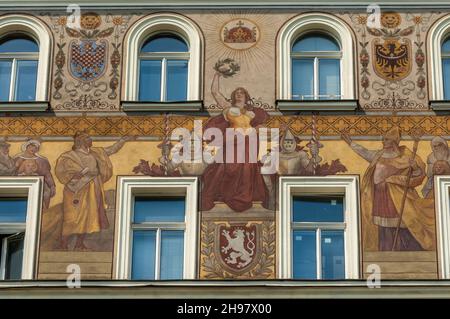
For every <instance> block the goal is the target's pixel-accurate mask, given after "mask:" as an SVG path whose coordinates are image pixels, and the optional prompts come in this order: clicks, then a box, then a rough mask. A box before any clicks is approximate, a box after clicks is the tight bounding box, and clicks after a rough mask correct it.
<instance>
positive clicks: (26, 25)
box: [0, 14, 52, 102]
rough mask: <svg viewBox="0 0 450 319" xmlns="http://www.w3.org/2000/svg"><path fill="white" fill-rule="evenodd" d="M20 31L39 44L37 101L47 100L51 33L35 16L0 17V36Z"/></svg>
mask: <svg viewBox="0 0 450 319" xmlns="http://www.w3.org/2000/svg"><path fill="white" fill-rule="evenodd" d="M18 32H19V33H23V34H26V35H28V36H30V37H31V38H33V39H35V40H36V42H37V45H38V46H39V53H38V56H37V60H38V67H37V79H36V97H35V101H38V102H45V101H47V100H48V82H49V78H50V65H51V54H50V53H51V51H52V40H51V37H50V33H49V31H48V29H47V28H46V26H45V25H44V23H43V22H41V21H40V20H38V19H37V18H35V17H33V16H28V15H18V14H11V15H5V16H2V17H0V37H3V36H6V35H9V34H16V33H18ZM11 84H12V83H11Z"/></svg>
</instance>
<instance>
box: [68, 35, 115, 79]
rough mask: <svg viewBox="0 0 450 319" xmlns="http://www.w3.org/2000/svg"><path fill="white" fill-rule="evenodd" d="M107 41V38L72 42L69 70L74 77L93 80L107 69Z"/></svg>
mask: <svg viewBox="0 0 450 319" xmlns="http://www.w3.org/2000/svg"><path fill="white" fill-rule="evenodd" d="M107 47H108V46H107V42H106V41H105V40H100V41H95V40H91V39H89V40H78V41H77V40H74V41H72V42H71V43H70V49H69V52H70V58H69V70H70V73H71V75H72V76H73V77H75V78H76V79H77V80H81V81H83V82H91V81H94V80H95V79H97V78H99V77H100V76H102V75H103V73H104V72H105V70H106V57H107Z"/></svg>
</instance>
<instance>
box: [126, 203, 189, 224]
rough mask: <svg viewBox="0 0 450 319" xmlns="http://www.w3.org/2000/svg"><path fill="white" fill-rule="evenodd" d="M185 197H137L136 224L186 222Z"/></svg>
mask: <svg viewBox="0 0 450 319" xmlns="http://www.w3.org/2000/svg"><path fill="white" fill-rule="evenodd" d="M184 211H185V200H184V197H165V198H164V197H160V198H154V197H153V198H152V197H136V198H135V202H134V222H135V223H143V222H184Z"/></svg>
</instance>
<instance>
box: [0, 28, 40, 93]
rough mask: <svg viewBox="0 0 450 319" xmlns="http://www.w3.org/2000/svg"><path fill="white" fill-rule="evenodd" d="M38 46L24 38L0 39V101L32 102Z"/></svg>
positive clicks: (22, 36) (34, 89)
mask: <svg viewBox="0 0 450 319" xmlns="http://www.w3.org/2000/svg"><path fill="white" fill-rule="evenodd" d="M38 61H39V46H38V45H37V43H36V41H34V40H33V39H31V38H29V37H27V36H25V35H20V36H6V37H4V38H3V39H0V101H34V100H35V99H36V81H37V69H38Z"/></svg>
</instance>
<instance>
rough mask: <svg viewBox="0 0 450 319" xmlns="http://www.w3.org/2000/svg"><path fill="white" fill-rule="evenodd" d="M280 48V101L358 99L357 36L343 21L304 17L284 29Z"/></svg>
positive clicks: (322, 16)
mask: <svg viewBox="0 0 450 319" xmlns="http://www.w3.org/2000/svg"><path fill="white" fill-rule="evenodd" d="M277 46H278V48H277V51H278V54H277V77H278V93H277V98H278V100H279V101H292V100H308V101H314V100H341V101H339V103H341V102H342V104H345V101H350V100H355V99H356V94H355V83H354V79H355V76H354V69H353V64H354V61H353V56H354V46H353V36H352V32H351V30H350V29H349V28H348V26H347V25H346V24H345V23H344V22H343V21H341V20H340V19H338V18H337V17H335V16H333V15H329V14H322V13H306V14H301V15H299V16H296V17H294V18H292V19H291V20H289V21H288V22H287V23H286V24H285V25H284V26H283V27H282V28H281V30H280V32H279V34H278V39H277ZM344 70H345V76H343V72H344ZM348 107H356V104H355V103H353V104H352V105H351V106H350V105H348Z"/></svg>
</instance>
